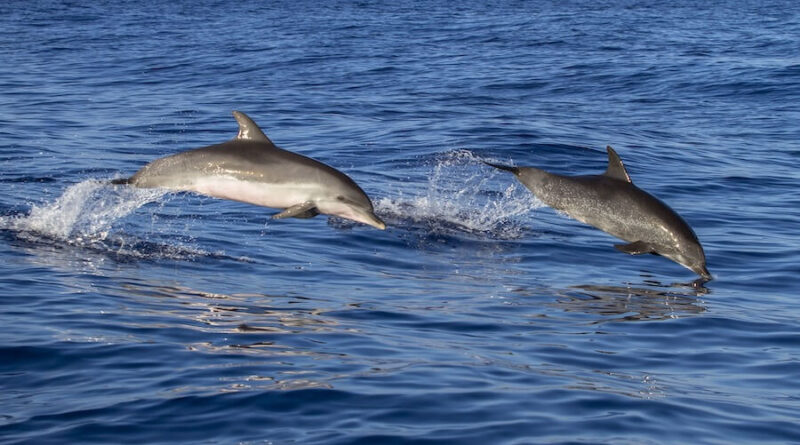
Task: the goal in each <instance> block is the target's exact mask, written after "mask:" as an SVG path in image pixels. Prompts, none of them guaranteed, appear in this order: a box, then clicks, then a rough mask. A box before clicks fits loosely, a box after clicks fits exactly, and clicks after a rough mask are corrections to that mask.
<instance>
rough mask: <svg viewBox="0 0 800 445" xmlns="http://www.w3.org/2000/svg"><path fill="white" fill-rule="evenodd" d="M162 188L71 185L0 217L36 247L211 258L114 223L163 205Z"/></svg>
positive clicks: (0, 226) (118, 254)
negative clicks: (48, 198)
mask: <svg viewBox="0 0 800 445" xmlns="http://www.w3.org/2000/svg"><path fill="white" fill-rule="evenodd" d="M167 194H168V193H167V192H166V191H165V190H159V189H139V188H135V187H117V186H112V185H110V184H109V183H108V181H102V180H95V179H90V180H86V181H82V182H80V183H77V184H73V185H71V186H69V187H67V189H66V190H65V191H64V193H63V194H62V195H61V196H60V197H59V198H58V199H56V200H55V201H54V202H51V203H45V204H41V205H34V206H33V207H31V210H30V212H29V213H28V214H26V215H10V216H2V217H0V230H4V231H11V232H14V233H15V235H16V237H17V238H18V239H21V240H23V241H26V242H29V243H34V244H42V243H44V244H49V245H52V244H58V245H61V246H63V245H67V246H74V247H79V248H82V249H87V250H91V251H95V252H98V253H105V254H111V255H114V256H116V257H118V258H123V259H124V258H137V259H159V258H168V259H191V258H195V257H198V256H219V255H216V254H215V255H212V254H210V253H208V252H206V251H204V250H201V249H197V248H193V247H191V246H181V245H176V244H174V241H171V242H169V243H158V242H151V241H146V240H142V239H140V238H137V237H135V236H132V235H128V234H125V233H124V232H123V231H122V230H120V229H118V228H116V227H115V225H116V224H117V223H118V222H119V221H120V220H121V219H123V218H125V217H126V216H128V215H130V214H131V213H133V212H134V211H136V210H137V209H139V208H140V207H142V206H144V205H146V204H149V203H154V202H160V203H162V204H163V203H164V202H165V201H164V200H163V199H162V197H163V196H165V195H167Z"/></svg>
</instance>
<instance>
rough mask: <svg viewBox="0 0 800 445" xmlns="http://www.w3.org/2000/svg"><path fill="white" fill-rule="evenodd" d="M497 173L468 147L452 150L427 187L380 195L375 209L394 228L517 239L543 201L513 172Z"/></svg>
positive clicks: (443, 157) (443, 159)
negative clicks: (405, 227)
mask: <svg viewBox="0 0 800 445" xmlns="http://www.w3.org/2000/svg"><path fill="white" fill-rule="evenodd" d="M497 175H498V172H497V170H495V169H493V168H490V167H488V166H486V165H485V164H484V163H483V159H482V158H480V157H478V156H476V155H475V154H474V153H472V152H471V151H469V150H457V151H453V152H448V153H445V154H444V155H443V156H441V157H440V158H439V159H438V160H437V162H436V164H435V165H434V167H433V171H432V172H431V174H430V176H429V179H428V184H427V187H426V188H425V190H423V191H422V192H421V193H419V194H416V195H413V196H407V195H405V194H403V193H401V194H400V195H399V196H398V197H395V198H381V199H379V200H377V201H376V203H375V207H376V212H377V213H378V214H379V215H380V216H381V217H383V218H385V219H386V220H387V222H389V223H390V224H391V225H396V226H403V225H411V226H420V225H421V226H423V228H425V229H427V230H430V231H432V232H434V233H438V234H453V233H458V232H461V233H464V232H466V233H470V234H481V235H484V236H489V237H492V238H500V239H516V238H519V237H521V236H523V234H524V233H525V231H526V226H525V223H524V220H525V219H527V218H526V215H528V214H529V213H530V211H531V210H532V209H535V208H538V207H541V206H542V203H541V202H540V201H538V200H537V199H536V198H535V197H534V196H533V195H532V194H531V193H530V192H528V190H527V189H525V187H524V186H522V185H521V184H520V183H519V182H518V181H517V180H516V179H514V178H513V176H511V175H509V174H504V175H502V178H498V177H497Z"/></svg>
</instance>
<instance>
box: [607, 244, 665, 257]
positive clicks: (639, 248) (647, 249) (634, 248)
mask: <svg viewBox="0 0 800 445" xmlns="http://www.w3.org/2000/svg"><path fill="white" fill-rule="evenodd" d="M614 247H616V248H617V250H619V251H620V252H625V253H627V254H630V255H641V254H643V253H652V254H655V255H658V254H657V253H656V249H654V248H653V246H651V245H650V244H647V243H646V242H644V241H634V242H632V243H630V244H614Z"/></svg>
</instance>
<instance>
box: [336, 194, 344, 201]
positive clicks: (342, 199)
mask: <svg viewBox="0 0 800 445" xmlns="http://www.w3.org/2000/svg"><path fill="white" fill-rule="evenodd" d="M336 199H338V200H339V201H344V196H342V195H339V196H337V197H336Z"/></svg>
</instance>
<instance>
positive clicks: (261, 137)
mask: <svg viewBox="0 0 800 445" xmlns="http://www.w3.org/2000/svg"><path fill="white" fill-rule="evenodd" d="M233 117H235V118H236V122H238V123H239V134H237V135H236V139H237V140H245V141H261V142H269V143H270V144H272V141H270V140H269V138H268V137H267V135H265V134H264V132H263V131H261V129H260V128H258V124H256V123H255V122H253V119H250V117H249V116H248V115H246V114H244V113H242V112H241V111H234V112H233ZM272 145H275V144H272Z"/></svg>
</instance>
